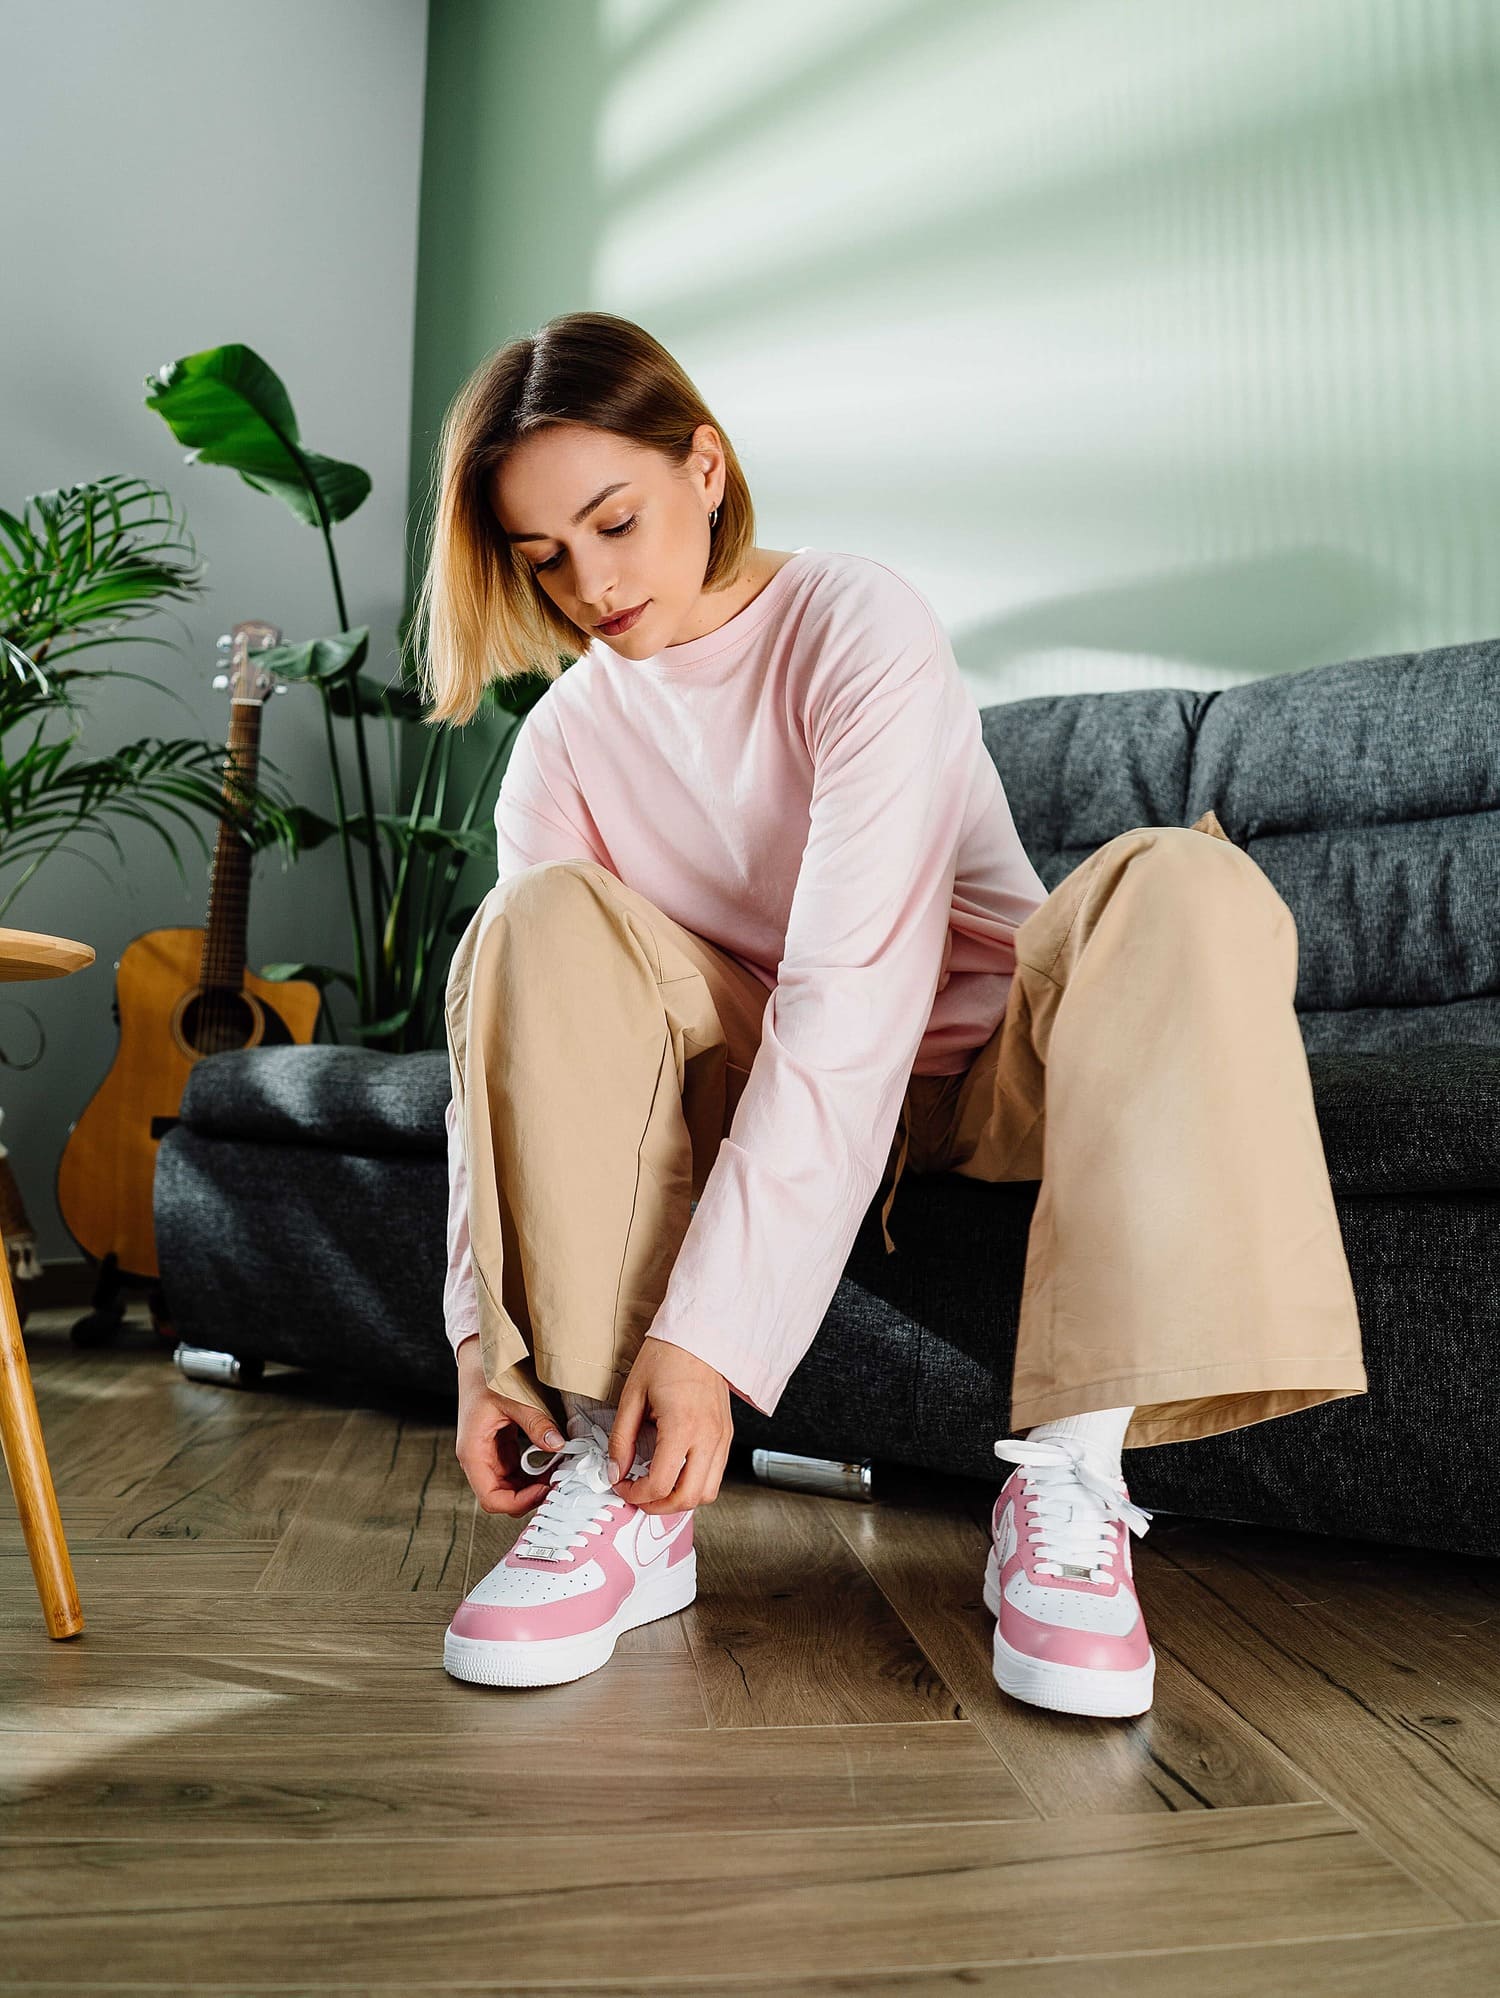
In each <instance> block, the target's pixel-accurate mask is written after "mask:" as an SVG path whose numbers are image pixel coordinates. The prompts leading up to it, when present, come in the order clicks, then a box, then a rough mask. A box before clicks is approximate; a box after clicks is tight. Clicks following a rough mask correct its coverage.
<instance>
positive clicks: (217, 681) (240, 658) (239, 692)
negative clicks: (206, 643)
mask: <svg viewBox="0 0 1500 1998" xmlns="http://www.w3.org/2000/svg"><path fill="white" fill-rule="evenodd" d="M280 643H281V627H280V626H279V625H275V624H266V623H264V622H262V620H261V619H260V618H254V617H252V618H246V619H244V621H243V622H242V623H240V624H237V625H236V626H235V627H234V630H233V631H226V632H225V633H224V635H223V636H222V637H221V638H220V640H219V644H218V651H219V655H220V657H221V658H227V661H228V670H227V671H226V672H223V673H216V674H215V675H214V685H215V686H216V687H219V688H224V687H227V688H228V689H229V698H230V700H231V701H253V702H254V703H255V704H256V706H257V707H260V706H262V705H263V704H264V703H265V701H266V700H267V699H268V698H269V697H270V696H271V695H272V694H279V693H281V692H283V691H284V689H285V687H286V684H287V683H286V681H284V680H278V679H277V678H276V675H275V674H274V673H272V672H270V671H269V670H268V669H267V668H266V667H264V666H262V665H261V664H260V659H259V655H260V654H261V653H262V652H268V651H269V650H270V649H271V647H272V646H273V645H279V644H280Z"/></svg>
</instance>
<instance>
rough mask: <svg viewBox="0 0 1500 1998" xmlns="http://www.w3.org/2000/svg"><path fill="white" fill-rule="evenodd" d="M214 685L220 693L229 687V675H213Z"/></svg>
mask: <svg viewBox="0 0 1500 1998" xmlns="http://www.w3.org/2000/svg"><path fill="white" fill-rule="evenodd" d="M214 685H215V686H216V687H217V688H218V689H219V691H220V692H221V693H222V692H223V690H224V689H225V688H226V687H227V686H228V685H229V675H228V674H227V673H215V675H214Z"/></svg>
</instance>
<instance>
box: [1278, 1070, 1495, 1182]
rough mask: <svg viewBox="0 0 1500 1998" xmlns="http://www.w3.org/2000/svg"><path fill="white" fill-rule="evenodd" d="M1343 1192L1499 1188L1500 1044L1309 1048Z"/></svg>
mask: <svg viewBox="0 0 1500 1998" xmlns="http://www.w3.org/2000/svg"><path fill="white" fill-rule="evenodd" d="M1307 1065H1308V1071H1309V1073H1310V1075H1311V1076H1312V1085H1313V1104H1314V1107H1315V1109H1316V1111H1317V1118H1318V1129H1319V1131H1320V1133H1321V1134H1322V1138H1323V1155H1324V1157H1325V1159H1326V1160H1327V1163H1328V1178H1329V1183H1330V1185H1331V1186H1332V1187H1333V1190H1334V1192H1335V1193H1336V1194H1338V1195H1339V1196H1341V1197H1342V1196H1344V1195H1370V1194H1386V1193H1466V1192H1469V1193H1472V1192H1479V1191H1482V1190H1483V1189H1485V1188H1487V1187H1500V1048H1485V1047H1431V1048H1407V1049H1405V1050H1403V1051H1402V1052H1401V1053H1399V1054H1314V1055H1309V1056H1308V1064H1307Z"/></svg>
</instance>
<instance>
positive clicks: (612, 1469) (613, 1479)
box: [608, 1457, 620, 1485]
mask: <svg viewBox="0 0 1500 1998" xmlns="http://www.w3.org/2000/svg"><path fill="white" fill-rule="evenodd" d="M608 1470H609V1481H610V1483H611V1484H612V1485H617V1484H618V1483H619V1482H620V1467H619V1465H618V1464H617V1463H616V1462H615V1460H614V1458H613V1457H611V1458H610V1460H609V1464H608Z"/></svg>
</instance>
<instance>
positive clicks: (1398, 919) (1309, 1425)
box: [155, 640, 1500, 1556]
mask: <svg viewBox="0 0 1500 1998" xmlns="http://www.w3.org/2000/svg"><path fill="white" fill-rule="evenodd" d="M983 722H984V732H985V741H986V743H987V745H988V747H989V749H990V752H991V754H992V755H993V757H994V759H995V762H996V765H997V767H998V768H999V771H1000V774H1001V776H1002V778H1003V780H1004V783H1005V786H1006V791H1007V794H1008V796H1009V798H1010V801H1011V805H1012V808H1013V810H1014V812H1015V816H1016V821H1017V824H1018V826H1019V829H1020V832H1021V836H1022V838H1023V840H1024V841H1025V843H1026V846H1027V850H1028V851H1029V853H1030V854H1031V856H1032V859H1033V861H1034V863H1035V864H1036V867H1037V869H1038V871H1039V873H1040V874H1041V876H1042V878H1043V880H1044V881H1045V882H1046V884H1047V886H1048V887H1049V888H1051V887H1054V886H1055V885H1056V884H1057V882H1058V881H1059V880H1060V879H1061V878H1062V877H1063V876H1064V875H1065V874H1066V873H1068V872H1069V870H1070V869H1072V868H1073V867H1075V866H1077V865H1078V863H1079V862H1080V861H1082V860H1083V859H1085V858H1086V857H1087V855H1088V854H1089V853H1091V852H1092V851H1093V850H1094V849H1095V848H1096V847H1097V846H1099V845H1101V844H1102V843H1103V842H1104V841H1105V840H1107V839H1109V838H1111V837H1113V836H1114V835H1115V834H1116V833H1118V832H1122V831H1124V830H1126V829H1128V828H1130V827H1132V826H1138V825H1191V824H1192V822H1193V821H1194V820H1195V819H1196V818H1198V817H1199V816H1200V815H1201V814H1202V813H1203V812H1204V811H1206V810H1208V809H1209V808H1210V807H1211V808H1212V809H1213V810H1214V811H1215V812H1216V813H1217V814H1218V817H1219V819H1220V822H1221V823H1222V825H1223V826H1224V829H1225V831H1226V832H1227V833H1228V834H1229V836H1230V838H1231V839H1232V840H1234V841H1235V842H1236V843H1237V844H1238V845H1240V846H1243V847H1244V848H1245V849H1246V850H1247V851H1248V852H1249V853H1250V854H1251V855H1252V856H1253V857H1254V859H1255V860H1256V861H1257V862H1258V863H1259V865H1260V866H1261V867H1263V868H1264V869H1265V871H1266V873H1267V874H1268V875H1269V876H1270V878H1271V880H1272V881H1273V882H1274V884H1275V886H1276V887H1277V889H1278V890H1279V891H1280V893H1281V894H1282V896H1283V897H1284V898H1285V900H1286V901H1287V902H1288V904H1289V905H1290V907H1291V909H1292V911H1293V914H1294V915H1295V917H1296V919H1297V925H1298V936H1299V961H1298V982H1297V992H1296V1005H1297V1011H1298V1015H1299V1019H1300V1022H1301V1026H1302V1032H1303V1038H1304V1043H1305V1046H1306V1048H1307V1051H1308V1059H1309V1066H1310V1070H1311V1074H1312V1080H1313V1087H1314V1098H1315V1103H1316V1108H1317V1114H1318V1119H1319V1125H1320V1129H1321V1131H1322V1135H1323V1141H1324V1149H1325V1153H1326V1156H1327V1160H1328V1167H1329V1174H1330V1178H1331V1181H1332V1185H1333V1190H1334V1194H1335V1198H1336V1202H1337V1207H1338V1213H1339V1220H1340V1225H1341V1227H1342V1230H1343V1234H1344V1240H1345V1245H1346V1248H1347V1252H1348V1256H1349V1263H1350V1268H1351V1271H1352V1273H1353V1278H1354V1284H1355V1290H1356V1294H1357V1297H1358V1300H1359V1307H1360V1317H1361V1324H1362V1327H1363V1331H1364V1339H1365V1357H1366V1368H1367V1372H1368V1376H1369V1382H1370V1391H1369V1393H1368V1394H1366V1395H1359V1396H1353V1397H1349V1398H1347V1399H1344V1400H1340V1401H1335V1402H1332V1403H1328V1404H1325V1405H1324V1406H1322V1407H1319V1408H1314V1409H1308V1410H1304V1411H1302V1412H1301V1413H1298V1414H1295V1415H1290V1416H1283V1417H1278V1418H1275V1419H1273V1420H1270V1421H1267V1422H1262V1423H1256V1424H1252V1425H1251V1426H1250V1427H1249V1428H1245V1429H1239V1430H1234V1431H1230V1432H1228V1433H1226V1434H1223V1435H1220V1436H1213V1437H1207V1438H1204V1439H1202V1440H1200V1441H1197V1442H1193V1443H1184V1444H1170V1445H1164V1446H1161V1447H1156V1448H1151V1449H1139V1450H1132V1451H1131V1452H1129V1454H1128V1456H1127V1458H1126V1468H1127V1473H1128V1475H1129V1478H1130V1484H1131V1494H1132V1497H1133V1498H1135V1499H1136V1500H1137V1501H1138V1502H1139V1503H1140V1504H1142V1505H1144V1506H1147V1507H1151V1508H1154V1509H1159V1510H1162V1511H1167V1512H1176V1513H1185V1514H1193V1515H1196V1516H1198V1517H1201V1518H1208V1519H1225V1520H1242V1521H1248V1522H1253V1523H1257V1524H1268V1525H1274V1526H1279V1527H1290V1528H1294V1529H1301V1530H1304V1531H1307V1532H1311V1533H1321V1534H1336V1535H1348V1536H1353V1537H1355V1538H1360V1539H1366V1540H1373V1541H1384V1542H1388V1543H1393V1544H1405V1545H1412V1546H1427V1547H1434V1548H1443V1549H1448V1550H1451V1551H1454V1552H1459V1553H1469V1554H1481V1555H1492V1556H1493V1555H1500V1480H1497V1479H1496V1478H1495V1476H1494V1475H1493V1473H1494V1467H1495V1465H1496V1463H1497V1462H1500V640H1496V641H1486V642H1483V643H1477V644H1471V645H1461V646H1453V647H1445V648H1441V649H1436V650H1431V651H1427V652H1422V653H1418V654H1411V655H1400V656H1392V657H1385V658H1378V659H1365V660H1359V661H1350V662H1347V663H1342V664H1338V665H1330V666H1323V667H1317V668H1313V669H1310V670H1308V671H1304V672H1299V673H1292V674H1287V675H1284V676H1280V677H1275V678H1269V679H1262V680H1258V681H1255V682H1254V683H1252V684H1249V685H1246V686H1242V687H1237V688H1234V689H1230V690H1225V691H1221V692H1217V693H1210V694H1198V693H1192V692H1187V691H1183V690H1179V689H1150V690H1143V691H1136V692H1128V693H1116V694H1081V695H1063V696H1055V697H1054V696H1048V697H1043V698H1040V699H1033V700H1023V701H1017V702H1011V703H1007V704H1004V705H1002V706H997V707H992V708H988V709H986V710H985V711H984V716H983ZM448 1093H449V1079H448V1058H447V1053H446V1050H441V1049H440V1050H435V1051H433V1052H431V1053H423V1054H414V1055H382V1054H377V1053H371V1052H369V1051H365V1050H359V1049H353V1048H347V1047H333V1046H323V1045H319V1046H314V1047H283V1048H265V1049H254V1050H247V1051H244V1052H240V1053H232V1054H221V1055H215V1056H212V1057H210V1058H208V1059H205V1060H202V1061H200V1062H199V1063H198V1064H197V1065H196V1066H195V1067H194V1069H193V1071H192V1073H191V1075H190V1078H189V1081H188V1086H187V1089H186V1092H185V1094H184V1097H183V1100H182V1105H181V1111H180V1118H179V1121H178V1123H177V1124H176V1126H175V1127H174V1128H172V1129H171V1130H169V1131H168V1132H167V1134H166V1136H165V1137H164V1139H163V1140H162V1144H161V1148H160V1152H159V1156H158V1163H157V1172H156V1182H155V1217H156V1232H157V1243H158V1250H159V1256H160V1264H161V1280H162V1285H163V1289H164V1292H165V1295H166V1301H167V1304H168V1307H169V1310H170V1312H171V1315H172V1318H173V1321H174V1323H175V1326H176V1330H177V1332H178V1335H179V1336H180V1337H181V1338H182V1339H183V1340H185V1341H188V1342H189V1343H191V1344H195V1345H202V1346H207V1347H211V1348H215V1349H219V1350H223V1351H228V1352H232V1353H235V1354H238V1355H240V1356H242V1357H247V1358H249V1357H254V1356H259V1357H260V1358H262V1359H269V1360H277V1361H285V1362H291V1363H293V1364H296V1365H300V1366H306V1367H315V1368H323V1369H332V1370H335V1371H337V1372H340V1373H345V1374H348V1375H352V1376H355V1377H358V1378H360V1379H362V1380H372V1379H375V1380H380V1381H383V1382H386V1383H391V1384H395V1385H397V1386H398V1387H400V1388H401V1389H403V1390H404V1391H406V1392H408V1393H410V1394H413V1395H416V1394H431V1395H435V1396H442V1397H447V1398H449V1399H450V1400H451V1399H452V1398H453V1392H454V1390H453V1360H452V1353H451V1350H450V1348H449V1346H448V1344H447V1341H446V1339H445V1337H444V1334H443V1327H442V1283H443V1269H444V1261H445V1247H444V1223H445V1210H446V1195H447V1179H446V1162H445V1153H444V1110H445V1107H446V1104H447V1100H448ZM1036 1194H1037V1187H1036V1185H1035V1184H1020V1185H1009V1186H1007V1185H985V1184H982V1183H978V1182H974V1181H970V1180H965V1179H961V1178H959V1177H958V1176H956V1175H954V1174H951V1173H948V1174H943V1173H939V1174H928V1175H920V1176H919V1175H917V1174H914V1173H912V1172H910V1171H908V1172H907V1173H906V1175H905V1176H904V1177H903V1179H902V1182H901V1187H900V1191H899V1193H898V1195H897V1199H896V1205H895V1208H894V1211H893V1216H892V1233H893V1235H894V1237H895V1239H896V1242H897V1249H896V1252H895V1253H894V1254H893V1255H890V1256H887V1254H886V1253H885V1250H884V1246H883V1243H882V1241H881V1236H880V1227H879V1196H877V1198H876V1200H875V1201H874V1202H872V1205H871V1208H870V1211H869V1212H868V1213H867V1215H866V1217H865V1221H864V1224H863V1226H862V1228H861V1231H860V1235H859V1237H858V1239H857V1241H856V1243H855V1247H854V1250H853V1253H852V1254H851V1256H850V1259H849V1263H848V1267H847V1269H846V1272H845V1275H844V1277H843V1280H842V1281H841V1284H840V1286H839V1289H838V1292H837V1293H836V1295H835V1297H834V1300H833V1302H832V1304H831V1306H830V1308H829V1311H828V1314H827V1316H826V1318H825V1321H824V1323H823V1326H822V1328H821V1330H820V1331H819V1334H818V1337H817V1338H816V1340H815V1341H814V1343H813V1345H812V1347H811V1349H810V1350H809V1352H808V1354H807V1355H806V1357H805V1358H804V1360H803V1362H802V1364H801V1366H800V1367H799V1368H798V1370H797V1372H796V1374H795V1375H794V1377H793V1379H792V1381H791V1383H790V1384H789V1386H788V1388H787V1390H786V1393H785V1395H784V1396H783V1398H782V1401H781V1404H780V1406H779V1407H778V1409H777V1411H776V1413H775V1415H774V1416H773V1417H770V1418H767V1417H765V1416H763V1415H761V1414H760V1413H759V1412H758V1411H757V1410H755V1409H753V1408H751V1407H750V1406H749V1405H748V1404H747V1403H745V1402H742V1401H740V1400H739V1399H738V1398H735V1399H734V1401H733V1404H732V1405H733V1410H734V1421H735V1428H736V1435H737V1439H738V1440H739V1441H741V1442H743V1443H747V1444H766V1445H769V1446H772V1447H775V1448H779V1449H786V1450H794V1451H801V1452H807V1453H809V1454H812V1455H817V1456H828V1457H838V1458H846V1457H848V1458H862V1457H866V1456H869V1457H873V1458H876V1459H884V1460H886V1461H891V1462H899V1463H902V1464H906V1465H911V1466H916V1467H923V1468H929V1469H938V1470H943V1471H949V1472H956V1473H960V1474H964V1475H969V1476H974V1477H978V1478H982V1479H985V1480H988V1481H991V1482H994V1483H997V1484H998V1481H999V1479H1000V1478H1001V1476H1002V1475H1003V1472H1004V1469H1005V1467H1004V1466H1002V1465H1001V1464H1000V1463H999V1461H998V1459H997V1458H996V1457H995V1456H994V1454H993V1449H992V1445H993V1442H994V1439H995V1438H996V1437H998V1436H1002V1435H1005V1434H1007V1433H1009V1388H1010V1375H1011V1365H1012V1360H1013V1357H1014V1348H1015V1329H1016V1319H1017V1311H1018V1308H1019V1301H1020V1292H1021V1279H1022V1272H1023V1268H1024V1262H1025V1250H1026V1237H1027V1230H1028V1227H1029V1224H1030V1218H1031V1213H1032V1210H1033V1208H1034V1206H1035V1201H1036ZM1406 1472H1413V1473H1415V1475H1414V1476H1406V1475H1403V1473H1406Z"/></svg>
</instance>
